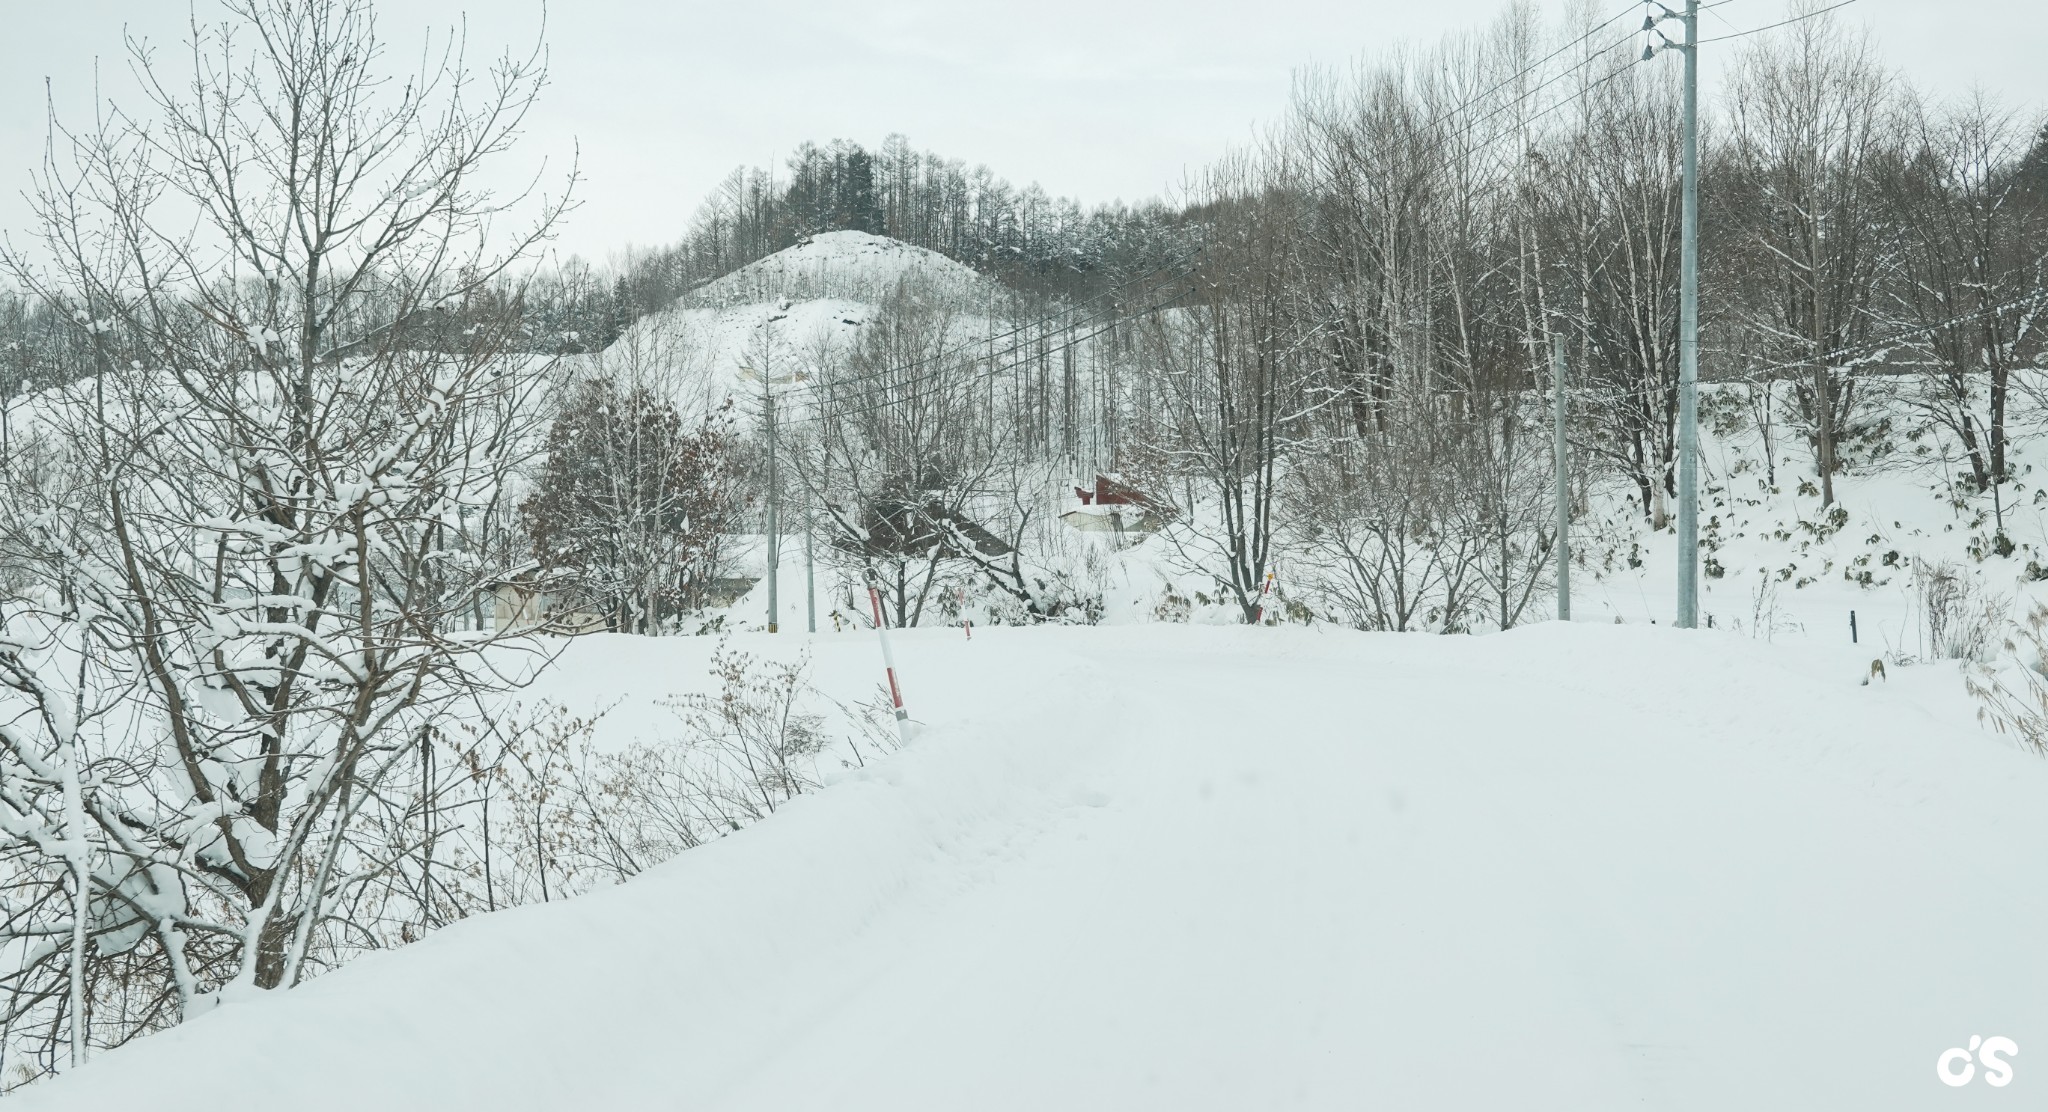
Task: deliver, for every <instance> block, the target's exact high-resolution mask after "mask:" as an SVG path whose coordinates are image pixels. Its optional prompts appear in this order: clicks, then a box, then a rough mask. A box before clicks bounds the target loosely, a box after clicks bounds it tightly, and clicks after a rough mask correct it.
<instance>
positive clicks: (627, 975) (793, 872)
mask: <svg viewBox="0 0 2048 1112" xmlns="http://www.w3.org/2000/svg"><path fill="white" fill-rule="evenodd" d="M806 640H807V639H805V638H802V637H799V636H792V635H789V634H783V635H780V636H778V637H776V638H772V639H771V638H769V637H768V636H766V635H742V636H740V637H738V638H736V639H735V642H736V644H737V645H738V646H739V647H742V648H745V649H747V650H749V651H755V652H772V653H775V654H776V655H785V656H793V655H794V654H795V653H796V652H797V651H798V649H799V647H800V646H801V645H802V644H804V643H806ZM808 640H809V644H810V645H811V647H812V651H813V654H814V662H815V679H816V682H817V683H818V685H819V686H820V687H821V688H822V689H823V690H824V691H825V692H826V693H828V694H831V695H834V696H836V697H839V698H842V699H855V698H860V697H863V696H864V695H865V693H866V692H868V691H870V690H871V689H872V687H873V685H874V683H875V681H876V680H877V679H878V678H879V676H878V673H879V660H878V654H877V650H876V647H875V644H874V641H873V635H872V634H871V633H863V634H857V633H848V634H843V635H830V634H827V635H822V636H820V637H817V638H815V639H808ZM713 644H714V642H713V639H710V638H677V639H665V640H657V641H647V640H638V639H628V638H615V637H593V638H587V639H584V640H582V641H579V642H577V643H575V644H574V645H572V646H571V647H570V649H569V651H568V654H567V655H566V656H565V658H564V660H563V661H562V662H561V667H560V669H559V670H558V671H557V672H555V673H554V674H553V676H551V677H550V678H548V679H545V680H543V681H542V684H541V688H540V690H538V691H536V692H534V694H535V695H547V696H550V697H554V698H559V699H563V700H565V701H581V702H582V703H584V704H585V705H588V704H590V703H593V702H599V701H603V702H609V701H612V700H616V699H621V698H623V699H624V700H626V702H625V704H624V705H622V706H621V707H620V708H619V711H618V712H616V713H615V715H614V716H613V717H610V718H607V720H606V722H607V728H608V729H613V730H620V731H633V730H639V729H653V728H655V727H654V722H655V716H654V715H652V714H651V713H646V709H647V708H648V707H650V706H651V703H652V700H653V699H654V697H655V696H657V695H660V694H664V693H668V692H674V691H679V690H688V689H690V688H692V687H694V686H697V685H699V684H701V683H702V680H701V678H700V677H701V676H702V674H703V671H704V666H705V663H706V661H707V660H708V657H709V654H710V653H711V651H712V648H713ZM897 652H898V656H899V661H900V663H901V666H902V670H903V674H904V681H905V685H906V692H907V695H908V698H909V700H910V704H911V707H912V710H913V713H914V715H915V717H916V718H917V719H919V720H920V721H921V723H922V724H923V725H922V731H921V734H920V735H919V737H918V738H917V740H916V742H915V743H914V744H913V745H912V746H911V747H909V748H908V749H905V750H904V751H902V752H900V753H898V754H896V755H895V756H893V757H891V758H889V759H888V760H886V761H884V762H882V763H880V764H879V765H876V766H873V767H870V768H869V769H867V770H864V771H858V772H853V773H848V774H846V775H845V776H844V777H843V778H841V779H840V780H839V782H837V783H836V784H834V785H832V786H831V787H828V788H827V789H825V790H824V791H822V792H821V793H819V794H817V795H815V796H811V797H807V798H804V799H801V800H799V801H797V802H796V803H795V804H793V805H790V806H787V807H785V808H784V809H782V810H781V811H779V812H778V813H776V814H775V815H774V816H773V817H771V818H769V819H767V820H765V821H763V822H761V823H759V824H757V825H754V826H751V827H749V828H747V829H745V830H743V831H741V832H739V833H737V834H734V835H732V836H730V837H728V838H725V839H723V840H720V841H718V842H716V843H713V844H711V845H709V846H706V847H703V848H700V849H697V850H693V851H690V852H688V853H685V854H683V855H682V856H681V857H679V858H677V859H676V860H674V861H672V862H670V863H669V864H667V865H664V866H661V867H659V868H656V869H654V870H653V871H651V872H649V873H647V874H645V875H643V876H641V877H640V878H638V879H636V880H634V881H632V882H630V883H627V884H625V885H622V886H619V887H615V888H610V889H605V890H601V891H598V892H595V893H593V894H591V895H588V896H585V897H581V898H577V899H574V900H569V901H566V902H557V903H553V904H547V905H542V906H533V907H526V908H521V909H518V910H513V911H507V912H502V913H498V914H495V915H490V916H486V917H483V918H479V919H472V920H469V921H467V922H464V923H461V924H458V925H456V926H453V927H450V928H447V929H444V930H442V931H439V932H437V933H435V934H433V935H431V936H429V937H428V938H426V939H425V940H424V941H422V942H419V943H416V944H414V945H412V946H409V947H406V948H404V949H401V950H398V951H394V952H389V953H384V954H379V955H375V956H371V957H368V958H365V959H362V960H360V961H358V962H355V963H353V964H351V965H349V966H348V967H346V968H344V969H342V970H340V971H338V972H336V973H333V974H331V975H328V976H325V977H322V978H320V979H318V980H317V981H315V982H313V983H311V984H308V985H306V986H304V987H302V988H300V989H298V990H295V991H292V992H290V993H279V994H275V995H273V996H269V997H265V998H259V999H250V1000H241V1001H235V1002H231V1003H228V1004H225V1005H223V1006H222V1007H220V1008H218V1009H216V1010H214V1011H213V1012H210V1013H208V1014H206V1015H204V1016H202V1017H200V1018H198V1019H197V1020H195V1021H193V1022H190V1023H187V1024H185V1025H184V1026H182V1027H179V1028H177V1029H175V1030H171V1031H168V1032H165V1033H162V1034H158V1035H153V1036H150V1037H148V1038H144V1039H141V1040H138V1041H137V1042H135V1043H133V1044H131V1045H129V1046H127V1047H125V1048H122V1049H120V1050H118V1051H114V1052H110V1053H107V1054H104V1055H102V1056H101V1057H100V1058H99V1059H98V1060H97V1061H95V1062H93V1063H92V1064H90V1065H88V1066H86V1067H85V1068H83V1069H82V1070H80V1071H78V1072H76V1073H73V1074H71V1075H70V1076H66V1077H59V1078H57V1079H55V1080H53V1081H51V1082H48V1083H45V1084H39V1085H36V1086H34V1087H32V1088H30V1089H28V1090H26V1091H25V1092H23V1093H22V1094H21V1095H20V1097H19V1098H18V1100H19V1103H20V1105H21V1107H23V1108H24V1109H37V1110H43V1109H49V1110H55V1109H67V1110H87V1109H108V1108H151V1109H156V1110H161V1112H171V1110H175V1109H186V1108H191V1109H199V1108H207V1109H215V1108H241V1107H257V1106H263V1107H275V1108H287V1109H293V1110H308V1109H351V1110H354V1109H373V1108H374V1109H384V1110H409V1109H423V1110H424V1109H436V1110H440V1109H455V1108H477V1109H484V1108H489V1109H562V1108H593V1109H640V1108H646V1109H655V1108H661V1109H674V1108H686V1109H705V1110H711V1109H812V1108H814V1109H863V1108H876V1109H882V1108H888V1109H935V1110H936V1109H944V1110H955V1109H1020V1110H1023V1109H1029V1110H1033V1112H1038V1110H1043V1109H1055V1108H1057V1109H1164V1110H1184V1109H1218V1110H1224V1109H1228V1110H1241V1109H1256V1108H1328V1109H1346V1110H1349V1109H1358V1108H1377V1107H1384V1108H1471V1109H1503V1108H1515V1109H1538V1108H1554V1109H1574V1110H1583V1109H1607V1108H1658V1109H1694V1108H1697V1109H1730V1108H1855V1109H1893V1108H1896V1109H1919V1108H1926V1107H1931V1106H1933V1104H1934V1102H1936V1101H1961V1102H1963V1103H1967V1104H1976V1103H1978V1102H1988V1103H1997V1102H2000V1101H2003V1102H2004V1103H2006V1104H2010V1105H2012V1106H2014V1107H2018V1106H2021V1105H2027V1104H2031V1103H2035V1102H2037V1101H2038V1100H2039V1099H2040V1098H2039V1097H2038V1096H2035V1097H2029V1096H2027V1095H2026V1094H2027V1093H2029V1092H2030V1091H2032V1090H2035V1089H2040V1088H2042V1087H2043V1086H2048V1074H2043V1073H2041V1071H2040V1068H2039V1067H2037V1066H2034V1065H2030V1063H2032V1062H2033V1061H2034V1056H2035V1055H2037V1054H2040V1053H2042V1052H2043V1050H2042V1049H2037V1048H2048V1026H2044V1023H2043V1019H2042V1016H2041V1013H2040V1011H2039V1006H2040V1002H2041V1001H2042V1000H2043V999H2048V947H2044V946H2043V945H2042V944H2041V941H2040V929H2041V925H2042V924H2043V923H2044V922H2048V895H2044V894H2043V892H2042V889H2041V887H2040V886H2039V885H2038V884H2036V883H2033V882H2032V881H2031V879H2030V877H2031V876H2032V875H2033V873H2034V871H2035V869H2036V867H2037V864H2038V862H2039V860H2040V859H2041V856H2042V852H2043V850H2044V849H2048V809H2044V808H2043V807H2041V806H2040V799H2041V797H2042V793H2043V792H2044V791H2048V765H2044V764H2043V763H2042V762H2041V761H2040V760H2039V759H2037V758H2034V757H2031V756H2027V755H2024V754H2021V753H2019V752H2017V751H2016V750H2014V749H2013V748H2012V747H2010V746H2009V745H2008V744H2006V743H2004V742H2002V741H2000V740H1999V739H1997V738H1994V737H1992V736H1990V735H1988V734H1986V733H1983V732H1981V731H1979V730H1978V729H1976V728H1975V727H1974V725H1973V724H1972V722H1971V718H1970V712H1971V708H1970V706H1969V705H1968V703H1967V702H1966V700H1965V699H1964V698H1963V696H1962V693H1961V689H1960V684H1959V683H1958V682H1957V679H1956V674H1955V672H1954V670H1953V665H1930V666H1926V667H1920V668H1914V669H1910V670H1903V671H1902V673H1901V674H1899V675H1896V676H1894V677H1892V680H1891V681H1890V682H1880V683H1877V684H1873V685H1870V686H1862V685H1861V684H1860V683H1859V680H1860V679H1861V678H1862V675H1863V672H1864V670H1865V669H1866V668H1867V666H1868V662H1869V656H1870V654H1869V652H1868V651H1867V650H1865V651H1860V652H1859V651H1857V650H1853V649H1850V648H1849V647H1847V646H1846V645H1845V646H1841V647H1839V648H1823V647H1820V646H1818V645H1814V644H1801V645H1796V646H1793V645H1784V644H1779V645H1769V644H1764V643H1761V642H1758V641H1755V640H1751V639H1748V638H1745V637H1740V636H1738V635H1735V634H1733V633H1730V632H1726V631H1700V632H1696V633H1681V632H1678V631H1674V630H1670V629H1664V628H1651V627H1649V626H1647V625H1643V624H1630V625H1625V626H1614V625H1609V624H1579V625H1571V626H1565V625H1558V624H1547V625H1540V626H1535V627H1531V628H1526V629H1522V630H1517V631H1514V632H1511V633H1507V634H1501V635H1494V636H1486V637H1450V638H1436V637H1423V636H1397V635H1368V634H1359V633H1353V632H1346V631H1340V630H1335V629H1329V628H1323V627H1318V628H1299V627H1290V628H1280V629H1254V628H1243V627H1239V628H1216V627H1188V626H1167V625H1151V626H1125V627H1098V628H1034V629H1008V628H988V629H977V630H976V631H975V634H974V637H973V639H972V640H971V641H970V640H967V639H965V638H964V637H963V636H962V635H961V633H960V632H959V631H958V630H949V629H925V630H913V631H908V632H905V633H903V634H901V635H900V638H899V641H898V645H897ZM1973 1035H1974V1036H1984V1037H1990V1036H1997V1035H2002V1036H2006V1037H2008V1038H2011V1039H2013V1040H2014V1041H2015V1042H2016V1043H2017V1044H2018V1045H2019V1046H2020V1047H2021V1048H2022V1053H2021V1054H2019V1055H2018V1056H2017V1057H2016V1058H2014V1059H2013V1071H2014V1079H2013V1081H2012V1084H2011V1085H2010V1087H2009V1088H2006V1089H2003V1090H1999V1089H1987V1088H1986V1086H1985V1085H1984V1084H1983V1083H1982V1082H1981V1081H1979V1082H1977V1083H1975V1084H1972V1085H1971V1086H1969V1087H1968V1088H1966V1089H1958V1090H1951V1089H1949V1088H1945V1087H1944V1086H1943V1085H1942V1084H1941V1083H1940V1082H1939V1081H1938V1080H1937V1079H1936V1077H1935V1070H1934V1066H1935V1061H1936V1058H1937V1056H1939V1055H1940V1054H1941V1053H1942V1052H1943V1051H1944V1050H1945V1049H1947V1048H1949V1047H1952V1046H1965V1045H1968V1044H1969V1040H1970V1039H1971V1037H1972V1036H1973Z"/></svg>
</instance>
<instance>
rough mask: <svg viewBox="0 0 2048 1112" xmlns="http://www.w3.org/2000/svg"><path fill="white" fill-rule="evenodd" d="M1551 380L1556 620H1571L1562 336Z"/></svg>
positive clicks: (1553, 345)
mask: <svg viewBox="0 0 2048 1112" xmlns="http://www.w3.org/2000/svg"><path fill="white" fill-rule="evenodd" d="M1550 377H1551V383H1552V394H1553V395H1554V400H1553V402H1552V404H1551V413H1550V423H1551V426H1552V434H1553V436H1554V440H1553V443H1552V445H1551V449H1550V456H1551V460H1552V464H1553V466H1554V468H1555V469H1556V471H1557V620H1558V621H1560V622H1568V621H1571V620H1572V498H1571V482H1570V479H1569V477H1568V476H1567V474H1566V471H1565V454H1564V452H1565V444H1564V333H1562V332H1552V333H1551V334H1550Z"/></svg>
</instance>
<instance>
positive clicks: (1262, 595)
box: [1252, 571, 1273, 625]
mask: <svg viewBox="0 0 2048 1112" xmlns="http://www.w3.org/2000/svg"><path fill="white" fill-rule="evenodd" d="M1272 598H1273V573H1272V572H1270V571H1269V572H1267V573H1266V585H1265V586H1263V587H1260V588H1259V616H1258V617H1256V618H1253V619H1252V624H1253V625H1265V624H1266V606H1267V604H1268V603H1269V602H1271V601H1272Z"/></svg>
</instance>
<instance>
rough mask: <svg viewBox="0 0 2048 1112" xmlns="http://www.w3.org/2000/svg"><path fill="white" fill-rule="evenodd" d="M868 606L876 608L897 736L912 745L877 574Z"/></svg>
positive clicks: (870, 585)
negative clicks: (894, 712) (893, 706)
mask: <svg viewBox="0 0 2048 1112" xmlns="http://www.w3.org/2000/svg"><path fill="white" fill-rule="evenodd" d="M868 604H869V605H871V606H873V607H874V608H875V634H876V636H878V637H880V638H881V640H882V665H883V667H885V668H887V669H888V670H889V701H890V702H891V703H893V704H895V707H896V736H897V738H898V739H900V740H901V741H902V742H903V744H905V745H909V744H910V713H909V712H908V711H906V710H904V709H903V687H902V685H901V684H899V683H897V682H896V654H895V653H893V652H891V651H890V650H889V623H888V621H887V620H886V619H884V618H883V617H882V589H881V588H880V587H878V586H876V585H875V574H874V571H873V570H872V569H870V570H869V572H868Z"/></svg>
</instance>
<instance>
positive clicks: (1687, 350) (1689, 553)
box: [1677, 0, 1700, 629]
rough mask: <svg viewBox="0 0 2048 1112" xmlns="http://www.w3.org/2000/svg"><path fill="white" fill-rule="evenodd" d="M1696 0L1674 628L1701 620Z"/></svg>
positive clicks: (1690, 45) (1683, 248)
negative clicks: (1675, 615) (1676, 601)
mask: <svg viewBox="0 0 2048 1112" xmlns="http://www.w3.org/2000/svg"><path fill="white" fill-rule="evenodd" d="M1699 42H1700V0H1685V179H1684V192H1683V196H1682V199H1681V200H1680V202H1679V204H1680V208H1679V217H1678V219H1679V225H1678V234H1679V248H1678V622H1677V625H1678V628H1680V629H1696V628H1698V627H1699V624H1700V490H1699V454H1700V420H1699V392H1700V106H1699V101H1700V45H1699Z"/></svg>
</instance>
